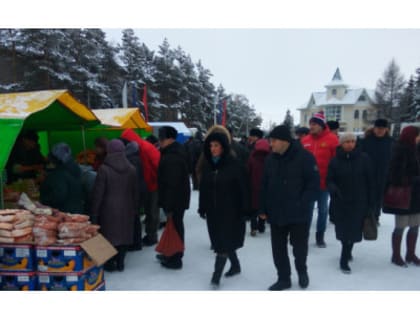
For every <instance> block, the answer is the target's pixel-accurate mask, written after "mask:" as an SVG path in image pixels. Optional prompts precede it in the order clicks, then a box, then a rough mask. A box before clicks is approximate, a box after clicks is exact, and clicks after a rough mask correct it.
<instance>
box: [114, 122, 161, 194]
mask: <svg viewBox="0 0 420 315" xmlns="http://www.w3.org/2000/svg"><path fill="white" fill-rule="evenodd" d="M121 138H123V139H125V140H128V141H135V142H137V143H138V145H139V149H140V150H139V151H140V153H139V154H140V159H141V162H142V164H143V173H144V181H145V182H146V186H147V190H148V191H149V192H152V191H156V190H157V189H158V181H157V170H158V166H159V161H160V152H159V150H158V149H157V148H156V147H155V146H154V145H153V144H151V143H150V142H148V141H146V140H144V139H142V138H141V137H140V136H139V135H138V134H137V133H135V132H134V131H133V130H132V129H126V130H124V131H123V133H122V134H121Z"/></svg>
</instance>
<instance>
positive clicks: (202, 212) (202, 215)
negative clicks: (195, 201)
mask: <svg viewBox="0 0 420 315" xmlns="http://www.w3.org/2000/svg"><path fill="white" fill-rule="evenodd" d="M197 212H198V214H199V216H200V218H202V219H206V213H205V212H204V211H202V210H201V209H198V210H197Z"/></svg>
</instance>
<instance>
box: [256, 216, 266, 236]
mask: <svg viewBox="0 0 420 315" xmlns="http://www.w3.org/2000/svg"><path fill="white" fill-rule="evenodd" d="M258 232H260V233H264V232H265V220H264V219H261V218H258Z"/></svg>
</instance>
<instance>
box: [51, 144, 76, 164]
mask: <svg viewBox="0 0 420 315" xmlns="http://www.w3.org/2000/svg"><path fill="white" fill-rule="evenodd" d="M50 157H52V158H53V160H56V161H58V162H60V163H66V162H68V161H70V160H71V158H72V155H71V148H70V147H69V145H68V144H67V143H64V142H60V143H57V144H55V145H54V146H53V147H52V149H51V151H50Z"/></svg>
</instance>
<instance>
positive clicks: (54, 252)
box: [35, 245, 94, 272]
mask: <svg viewBox="0 0 420 315" xmlns="http://www.w3.org/2000/svg"><path fill="white" fill-rule="evenodd" d="M35 257H36V258H35V259H36V268H37V270H38V271H40V272H75V271H83V270H85V269H87V268H89V267H91V266H93V265H94V262H93V261H92V259H91V258H90V257H89V256H88V255H86V253H85V251H84V250H83V249H82V248H81V247H80V246H55V245H51V246H38V245H36V246H35Z"/></svg>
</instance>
